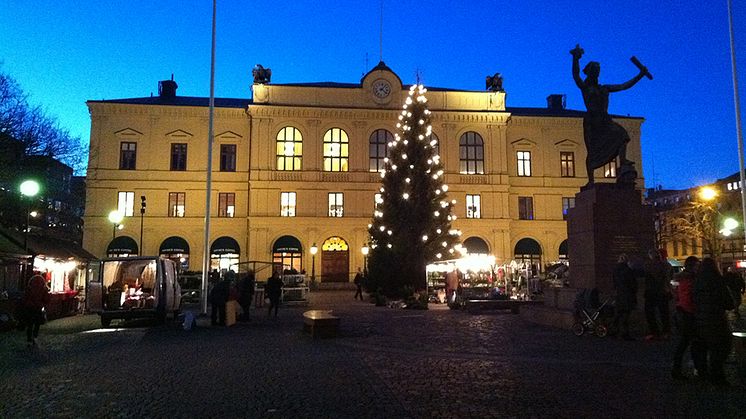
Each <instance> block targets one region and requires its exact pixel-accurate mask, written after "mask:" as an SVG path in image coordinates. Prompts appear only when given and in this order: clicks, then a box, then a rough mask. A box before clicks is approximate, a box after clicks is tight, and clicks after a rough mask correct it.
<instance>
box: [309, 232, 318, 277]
mask: <svg viewBox="0 0 746 419" xmlns="http://www.w3.org/2000/svg"><path fill="white" fill-rule="evenodd" d="M318 251H319V248H318V247H316V243H315V242H314V244H312V245H311V283H316V253H317V252H318Z"/></svg>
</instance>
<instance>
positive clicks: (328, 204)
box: [84, 63, 643, 281]
mask: <svg viewBox="0 0 746 419" xmlns="http://www.w3.org/2000/svg"><path fill="white" fill-rule="evenodd" d="M176 87H177V86H176V83H175V82H173V81H165V82H161V85H160V88H159V95H158V96H155V97H145V98H133V99H120V100H101V101H89V102H88V108H89V110H90V114H91V141H90V147H91V148H90V160H89V165H88V177H87V202H86V214H85V233H84V245H85V248H86V249H89V250H90V251H92V252H93V253H95V254H97V255H98V256H106V255H107V254H126V253H142V254H156V253H161V254H165V255H169V256H171V257H184V259H186V260H185V261H184V266H185V268H188V269H189V270H201V268H202V263H201V261H202V258H203V246H204V244H203V243H204V221H205V204H206V202H205V201H206V199H205V192H206V169H207V158H206V156H207V151H208V150H207V143H208V98H197V97H183V96H177V95H176ZM407 91H408V86H406V85H403V84H402V81H401V80H400V78H399V77H398V76H397V75H396V74H395V73H394V72H393V71H392V70H391V69H389V68H388V67H387V66H386V65H385V64H383V63H380V64H379V65H378V66H376V67H375V68H373V69H372V70H371V71H370V72H369V73H368V74H366V75H365V76H364V77H363V78H362V80H361V81H360V83H298V84H272V83H270V82H269V80H267V79H262V77H259V78H256V77H255V83H254V84H253V86H252V93H253V94H252V96H253V99H252V100H249V99H219V98H218V99H215V107H216V109H215V123H214V125H215V129H214V132H215V141H214V146H213V162H212V165H213V173H212V195H211V202H212V206H211V208H212V210H211V237H210V243H211V245H210V249H211V254H212V258H213V265H212V266H213V267H218V266H220V267H223V268H224V267H227V266H229V264H232V263H235V262H236V261H238V260H240V261H242V262H243V261H248V260H259V261H269V260H273V259H274V260H276V261H277V260H281V261H282V262H283V263H284V264H286V265H288V266H291V267H294V268H296V269H298V270H299V271H300V270H302V269H305V270H306V271H308V272H311V270H312V267H311V261H312V259H313V260H315V267H314V271H315V272H316V276H317V277H318V276H321V278H322V280H329V281H333V280H349V277H350V272H353V271H354V270H355V268H356V267H359V266H362V265H363V263H364V256H363V254H362V252H361V248H362V247H363V246H364V245H365V244H366V241H367V232H366V230H367V225H368V223H369V222H370V220H371V217H372V212H373V206H374V200H375V194H376V192H377V190H378V188H379V187H380V176H379V174H378V173H377V171H378V170H379V169H382V168H383V158H384V157H385V155H386V144H387V142H388V140H389V138H391V136H393V134H394V133H395V132H396V122H397V117H398V115H399V113H400V110H401V105H402V103H403V101H404V99H405V98H406V96H407ZM427 97H428V104H429V107H430V110H431V111H432V126H433V133H434V135H435V137H437V139H438V141H439V153H440V155H441V160H442V162H443V164H444V166H445V170H446V175H445V183H446V184H448V185H449V187H450V189H449V191H448V196H449V198H451V199H456V200H457V201H458V204H457V205H456V211H455V214H456V216H457V217H458V219H457V220H456V221H455V222H454V224H453V225H454V227H455V228H458V229H460V230H461V231H462V232H463V235H462V240H463V242H464V244H465V246H466V247H467V248H468V249H469V250H470V251H471V252H478V253H486V252H488V253H492V254H494V255H495V256H496V257H497V260H498V262H501V263H507V262H509V261H511V260H513V259H516V260H518V261H526V262H532V263H534V264H536V265H539V266H540V265H542V264H546V263H551V262H554V261H556V260H559V259H561V258H563V257H565V255H566V254H567V252H566V246H567V245H566V243H567V242H566V238H567V228H566V223H565V221H564V214H565V213H566V209H567V207H569V206H572V205H573V203H574V196H575V193H577V192H578V190H579V188H580V187H581V186H582V185H584V184H585V183H586V178H585V157H586V153H585V147H584V145H583V124H582V116H583V112H580V111H573V110H568V109H565V107H564V97H563V96H561V95H550V96H549V97H548V98H547V99H548V100H547V102H548V106H547V107H545V108H511V107H506V104H505V99H506V95H505V92H504V91H502V89H501V88H496V89H494V91H493V90H490V91H483V92H482V91H464V90H455V89H441V88H435V87H429V88H428V93H427ZM616 121H617V122H619V123H620V124H622V125H623V126H624V127H625V128H626V129H627V131H628V132H629V134H630V137H631V138H632V141H631V143H630V145H629V147H628V156H629V158H630V159H631V160H633V161H636V162H638V171H639V172H640V174H641V164H640V162H641V155H640V126H641V124H642V119H641V118H629V117H619V118H616ZM611 166H613V165H609V166H607V167H606V168H603V169H599V170H598V173H596V178H597V179H602V180H601V181H613V179H608V178H609V177H613V175H614V171H615V168H614V167H611ZM605 177H606V178H607V179H603V178H605ZM642 184H643V180H642V176H640V179H638V185H642ZM141 197H145V199H146V203H147V206H146V208H145V209H146V211H145V214H144V216H141V214H140V206H141V205H140V204H141ZM115 209H119V210H120V211H121V212H123V213H124V215H125V218H124V220H123V221H122V222H121V223H120V224H121V225H122V229H121V230H118V229H116V226H115V224H113V223H112V222H110V221H109V220H108V218H107V217H108V214H109V213H110V212H111V211H112V210H115ZM141 226H142V246H139V244H140V243H139V242H140V232H141ZM114 236H116V238H114V239H113V237H114ZM313 244H316V245H317V247H318V254H316V255H315V256H312V254H311V248H312V245H313ZM140 247H142V248H141V249H140Z"/></svg>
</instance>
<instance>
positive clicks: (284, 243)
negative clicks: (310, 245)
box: [272, 236, 303, 253]
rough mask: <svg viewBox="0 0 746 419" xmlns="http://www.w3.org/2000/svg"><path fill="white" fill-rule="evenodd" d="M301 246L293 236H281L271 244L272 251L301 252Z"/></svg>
mask: <svg viewBox="0 0 746 419" xmlns="http://www.w3.org/2000/svg"><path fill="white" fill-rule="evenodd" d="M302 250H303V246H301V244H300V240H298V239H296V238H295V237H293V236H282V237H280V238H279V239H277V240H276V241H275V245H274V246H272V252H275V253H281V252H287V253H301V251H302Z"/></svg>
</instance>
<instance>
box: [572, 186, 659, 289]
mask: <svg viewBox="0 0 746 419" xmlns="http://www.w3.org/2000/svg"><path fill="white" fill-rule="evenodd" d="M653 216H654V210H653V208H652V207H651V206H649V205H643V203H642V195H641V193H640V191H639V190H636V189H634V185H632V184H612V183H597V184H594V185H590V186H586V187H583V188H582V189H581V190H580V192H579V193H578V194H577V195H575V208H573V209H571V210H570V212H569V214H568V219H567V237H568V258H569V260H570V285H571V286H572V287H573V288H598V289H599V291H600V292H601V293H602V294H604V295H609V294H610V293H611V292H613V290H614V283H613V280H612V271H613V269H614V265H615V264H616V263H617V258H618V257H619V255H620V254H621V253H626V254H627V256H629V258H630V261H631V262H632V264H633V265H636V264H641V263H642V261H643V260H645V257H646V255H647V252H648V250H650V249H653V248H654V247H655V230H654V224H653Z"/></svg>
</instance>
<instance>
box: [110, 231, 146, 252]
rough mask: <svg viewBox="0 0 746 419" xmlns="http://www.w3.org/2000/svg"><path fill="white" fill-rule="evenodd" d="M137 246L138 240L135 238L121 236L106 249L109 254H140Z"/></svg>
mask: <svg viewBox="0 0 746 419" xmlns="http://www.w3.org/2000/svg"><path fill="white" fill-rule="evenodd" d="M137 251H138V248H137V242H135V239H133V238H132V237H128V236H119V237H117V238H115V239H114V240H112V241H111V243H109V247H108V248H107V249H106V253H109V254H130V255H137V254H139V253H138V252H137Z"/></svg>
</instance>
